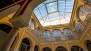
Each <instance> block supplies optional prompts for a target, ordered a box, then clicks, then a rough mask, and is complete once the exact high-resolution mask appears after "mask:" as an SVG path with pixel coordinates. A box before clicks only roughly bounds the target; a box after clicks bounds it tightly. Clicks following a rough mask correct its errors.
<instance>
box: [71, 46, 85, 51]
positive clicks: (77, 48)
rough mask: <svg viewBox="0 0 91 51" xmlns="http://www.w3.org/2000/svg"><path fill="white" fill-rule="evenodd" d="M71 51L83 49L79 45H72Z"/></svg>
mask: <svg viewBox="0 0 91 51" xmlns="http://www.w3.org/2000/svg"><path fill="white" fill-rule="evenodd" d="M71 51H84V50H83V49H82V48H81V47H79V46H72V47H71Z"/></svg>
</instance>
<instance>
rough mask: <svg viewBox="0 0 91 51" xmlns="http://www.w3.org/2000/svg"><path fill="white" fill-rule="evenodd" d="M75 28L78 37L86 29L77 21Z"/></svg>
mask: <svg viewBox="0 0 91 51" xmlns="http://www.w3.org/2000/svg"><path fill="white" fill-rule="evenodd" d="M74 28H75V30H76V32H77V34H78V35H80V34H81V32H82V31H83V29H84V27H83V26H82V25H81V24H80V22H77V21H75V22H74Z"/></svg>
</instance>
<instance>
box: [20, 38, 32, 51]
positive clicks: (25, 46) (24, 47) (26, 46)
mask: <svg viewBox="0 0 91 51" xmlns="http://www.w3.org/2000/svg"><path fill="white" fill-rule="evenodd" d="M30 45H31V43H30V41H29V40H28V39H27V38H24V39H23V40H22V43H21V46H20V50H19V51H29V50H30Z"/></svg>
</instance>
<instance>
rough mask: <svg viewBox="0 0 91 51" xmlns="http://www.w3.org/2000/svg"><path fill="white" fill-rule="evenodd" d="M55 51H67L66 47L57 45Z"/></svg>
mask: <svg viewBox="0 0 91 51" xmlns="http://www.w3.org/2000/svg"><path fill="white" fill-rule="evenodd" d="M56 51H67V50H66V48H64V47H62V46H59V47H57V48H56Z"/></svg>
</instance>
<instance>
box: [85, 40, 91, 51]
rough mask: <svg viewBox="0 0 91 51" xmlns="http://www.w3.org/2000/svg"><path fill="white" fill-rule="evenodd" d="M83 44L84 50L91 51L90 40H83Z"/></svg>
mask: <svg viewBox="0 0 91 51" xmlns="http://www.w3.org/2000/svg"><path fill="white" fill-rule="evenodd" d="M84 44H85V48H86V50H88V51H91V41H90V40H85V41H84Z"/></svg>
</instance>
